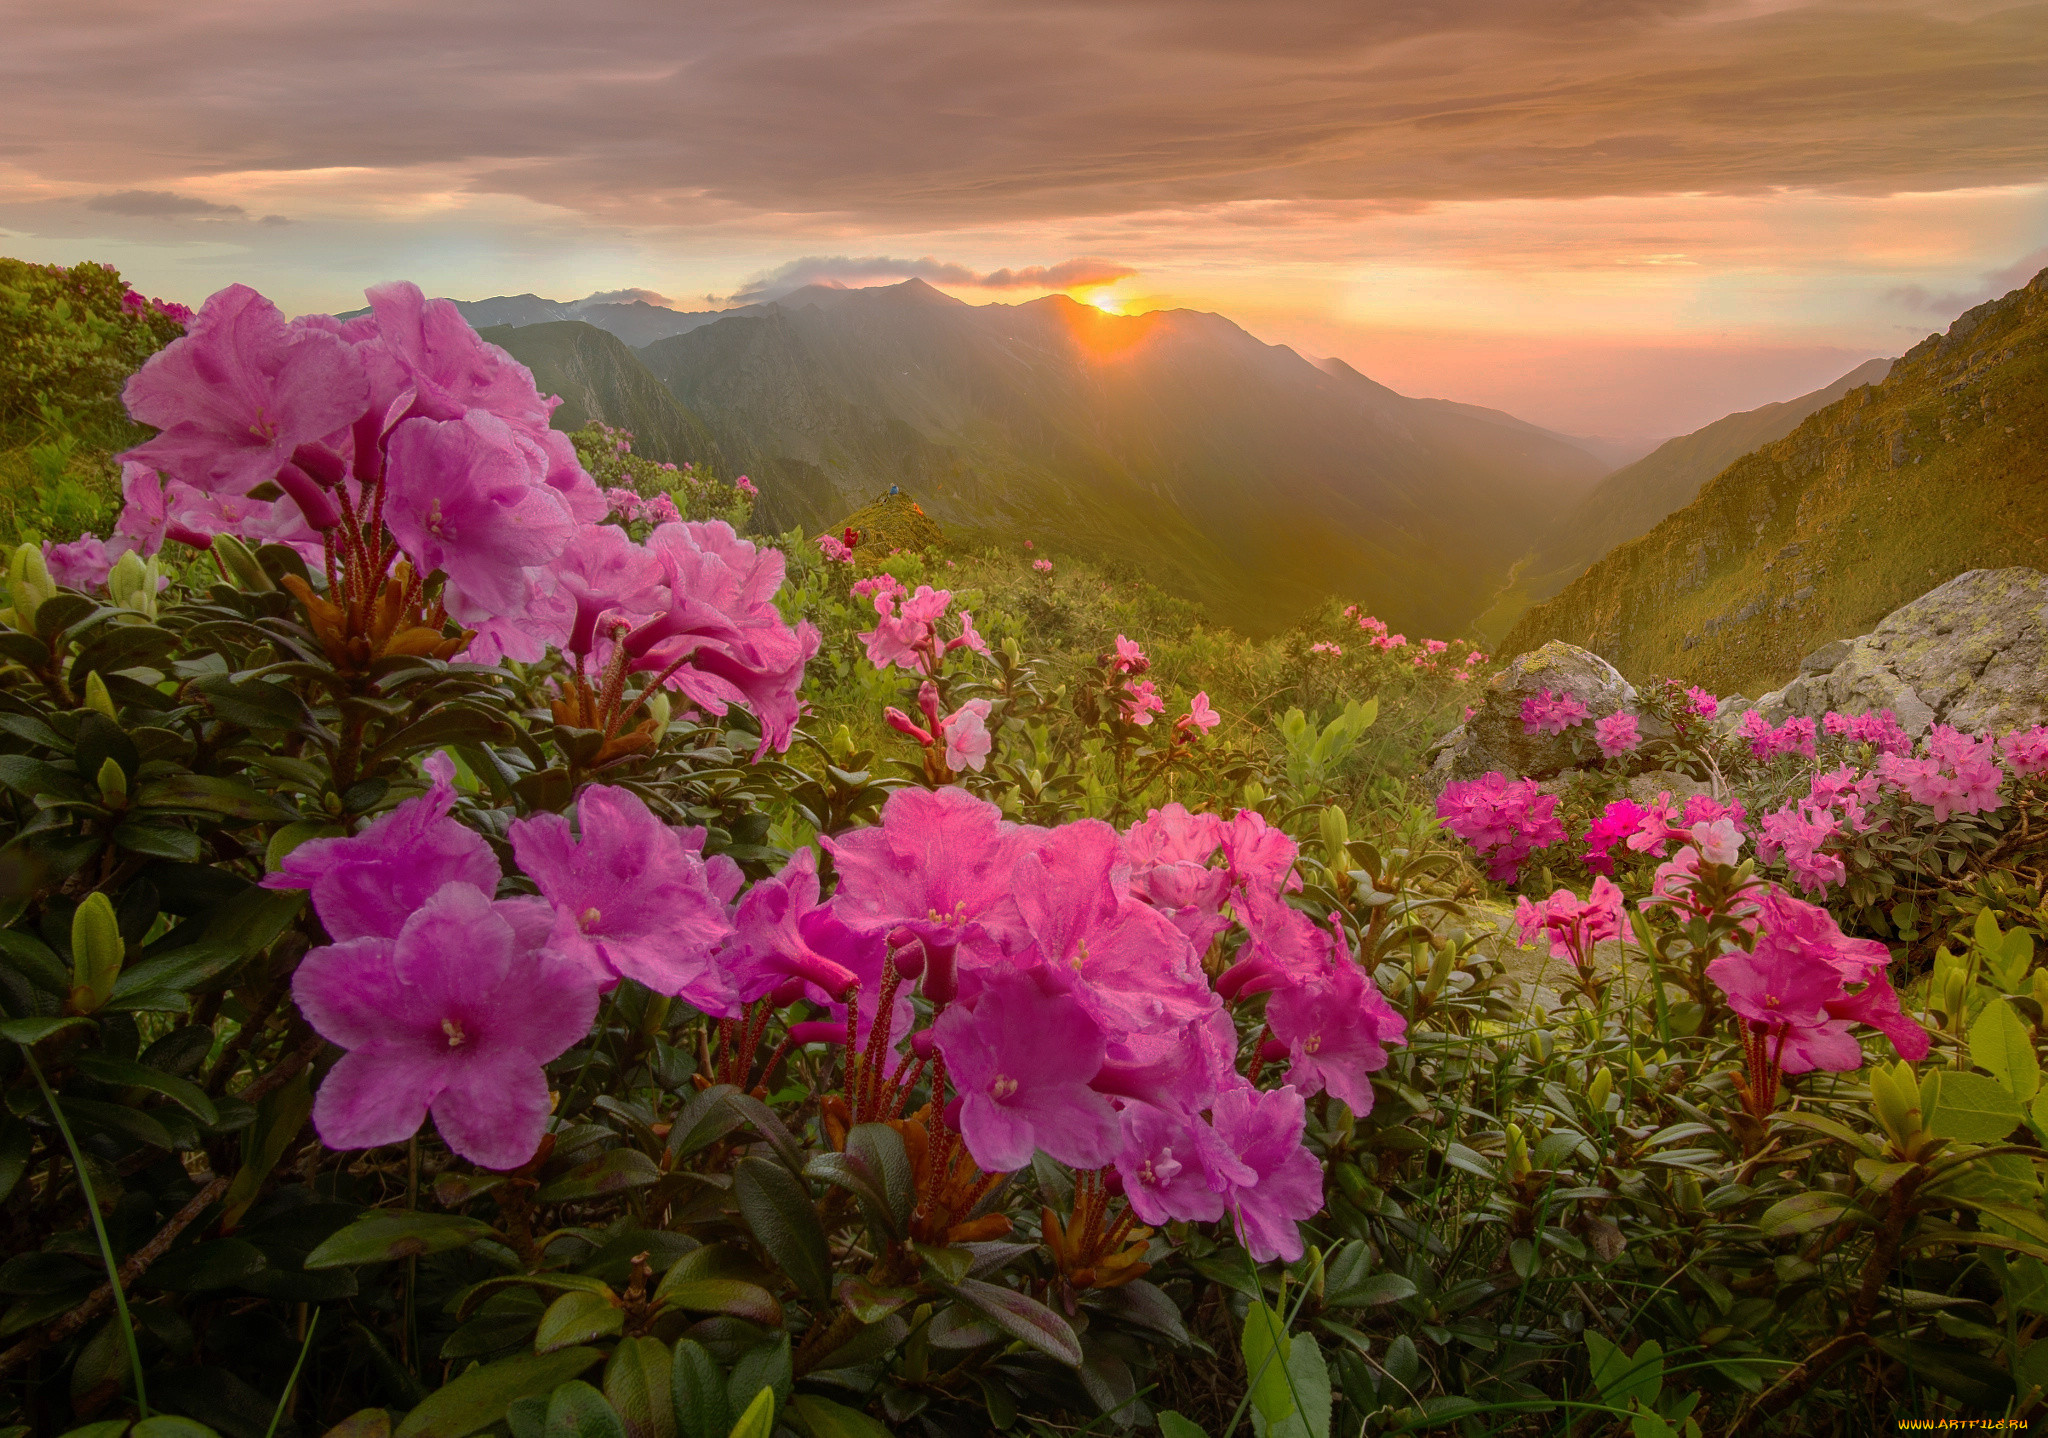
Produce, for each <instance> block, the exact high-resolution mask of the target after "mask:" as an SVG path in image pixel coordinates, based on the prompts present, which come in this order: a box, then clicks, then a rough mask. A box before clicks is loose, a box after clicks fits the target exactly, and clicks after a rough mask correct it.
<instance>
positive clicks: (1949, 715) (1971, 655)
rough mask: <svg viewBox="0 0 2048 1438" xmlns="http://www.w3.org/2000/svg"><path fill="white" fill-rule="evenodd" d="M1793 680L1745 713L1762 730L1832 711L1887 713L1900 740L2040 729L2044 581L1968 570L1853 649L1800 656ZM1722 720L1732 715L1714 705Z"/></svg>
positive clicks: (2036, 575)
mask: <svg viewBox="0 0 2048 1438" xmlns="http://www.w3.org/2000/svg"><path fill="white" fill-rule="evenodd" d="M1799 675H1800V677H1799V678H1797V679H1795V680H1793V681H1792V682H1791V683H1789V684H1787V685H1786V686H1785V687H1784V688H1783V689H1780V690H1777V691H1775V692H1773V693H1770V694H1766V695H1764V696H1763V698H1761V699H1759V700H1757V701H1756V703H1755V704H1754V705H1752V706H1749V707H1753V708H1754V709H1756V710H1757V712H1758V713H1760V714H1761V715H1762V716H1763V717H1764V718H1765V719H1766V720H1768V721H1769V722H1770V723H1772V724H1780V723H1783V722H1784V721H1785V720H1786V719H1787V718H1789V717H1791V716H1792V715H1795V714H1803V715H1806V716H1808V717H1810V718H1815V719H1818V718H1819V717H1820V716H1821V715H1823V714H1825V713H1826V712H1827V711H1828V710H1830V709H1833V710H1836V711H1838V712H1840V713H1843V714H1865V713H1870V712H1872V711H1874V710H1879V709H1889V710H1891V711H1892V712H1893V713H1894V714H1896V715H1897V716H1898V720H1899V724H1900V726H1901V727H1902V728H1904V729H1905V731H1906V732H1907V733H1909V734H1923V733H1925V732H1926V731H1927V729H1928V727H1929V726H1931V725H1934V724H1949V725H1953V726H1954V727H1955V728H1957V729H1961V730H1963V731H1964V732H1966V733H2002V732H2004V731H2005V730H2008V729H2026V728H2031V727H2032V726H2033V725H2036V724H2042V723H2048V574H2043V573H2041V572H2040V571H2039V570H2036V569H2026V568H2021V567H2014V568H2011V569H1973V570H1971V571H1970V572H1969V573H1967V574H1959V575H1957V576H1956V577H1955V578H1954V579H1951V580H1950V581H1949V582H1948V583H1946V584H1944V585H1941V586H1940V587H1939V588H1937V589H1932V590H1929V591H1928V592H1927V593H1925V594H1923V595H1921V596H1920V597H1919V598H1918V599H1915V600H1913V601H1912V602H1911V603H1910V604H1905V605H1901V606H1900V607H1899V608H1897V609H1895V610H1893V611H1892V612H1891V613H1890V614H1887V615H1886V616H1885V617H1884V618H1883V619H1882V620H1880V621H1879V622H1878V626H1877V628H1876V629H1874V630H1872V631H1871V632H1870V633H1868V634H1865V635H1863V636H1861V637H1860V638H1857V639H1853V640H1851V639H1838V640H1836V641H1835V642H1834V643H1832V644H1827V645H1823V646H1822V647H1821V648H1819V649H1817V650H1815V651H1814V652H1813V653H1812V654H1809V655H1808V656H1807V657H1806V659H1805V660H1804V661H1802V662H1801V664H1800V666H1799ZM1722 708H1723V713H1724V714H1725V713H1728V712H1730V711H1731V710H1732V711H1733V716H1734V718H1735V719H1738V720H1739V719H1740V718H1741V714H1742V711H1741V709H1740V708H1736V707H1735V705H1734V704H1733V703H1732V702H1730V701H1724V703H1723V706H1722Z"/></svg>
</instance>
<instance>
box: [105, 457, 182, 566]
mask: <svg viewBox="0 0 2048 1438" xmlns="http://www.w3.org/2000/svg"><path fill="white" fill-rule="evenodd" d="M121 497H122V498H123V499H124V500H125V501H126V503H125V504H123V505H122V507H121V516H120V518H118V519H116V520H115V521H114V537H113V541H111V542H114V543H119V544H121V545H123V546H124V547H125V548H127V549H132V550H134V551H135V552H136V553H137V554H140V555H141V556H142V557H143V558H144V559H148V558H149V557H150V556H151V555H153V554H155V553H156V552H157V551H158V550H160V549H162V548H163V546H164V538H165V534H164V531H165V529H166V527H167V526H168V525H169V523H170V519H169V516H168V514H167V513H166V512H165V508H164V482H163V478H162V476H160V475H158V474H157V472H156V471H155V470H153V469H151V468H150V467H149V466H148V465H146V464H133V463H130V464H124V465H122V466H121Z"/></svg>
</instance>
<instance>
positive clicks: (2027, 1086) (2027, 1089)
mask: <svg viewBox="0 0 2048 1438" xmlns="http://www.w3.org/2000/svg"><path fill="white" fill-rule="evenodd" d="M1970 1062H1972V1063H1974V1064H1975V1065H1977V1067H1978V1068H1980V1069H1984V1070H1987V1071H1988V1072H1989V1073H1990V1075H1991V1076H1992V1077H1993V1078H1995V1079H1997V1080H1998V1082H1999V1083H2000V1084H2002V1085H2004V1087H2005V1091H2006V1092H2007V1093H2009V1094H2011V1095H2012V1096H2013V1097H2014V1098H2015V1099H2017V1100H2018V1101H2019V1102H2020V1103H2025V1102H2027V1100H2029V1099H2031V1098H2032V1097H2033V1096H2034V1094H2035V1093H2036V1092H2037V1091H2038V1090H2039V1089H2040V1087H2041V1061H2040V1060H2039V1059H2037V1058H2035V1057H2034V1035H2033V1031H2032V1030H2031V1029H2029V1028H2028V1026H2027V1025H2026V1023H2024V1022H2023V1021H2022V1020H2021V1018H2020V1016H2019V1015H2018V1014H2016V1013H2014V1012H2013V1007H2012V1005H2011V1004H2009V1003H2007V1002H2006V1001H2005V1000H2004V999H1993V1000H1992V1001H1991V1002H1990V1003H1988V1004H1986V1005H1985V1006H1984V1012H1983V1013H1981V1014H1979V1015H1978V1016H1977V1022H1975V1023H1973V1024H1971V1025H1970Z"/></svg>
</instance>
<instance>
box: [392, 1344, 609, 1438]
mask: <svg viewBox="0 0 2048 1438" xmlns="http://www.w3.org/2000/svg"><path fill="white" fill-rule="evenodd" d="M603 1357H604V1350H602V1349H599V1348H564V1349H563V1350H562V1351H561V1352H559V1353H541V1354H533V1353H523V1354H520V1355H518V1356H517V1357H514V1358H504V1359H500V1360H499V1361H498V1362H496V1363H487V1364H485V1365H484V1366H482V1367H481V1368H474V1369H471V1370H470V1371H469V1372H467V1373H465V1374H463V1375H462V1376H461V1377H460V1378H457V1379H456V1380H455V1381H454V1382H453V1383H450V1384H449V1385H448V1386H447V1387H445V1388H440V1389H436V1390H435V1391H434V1392H433V1393H431V1394H429V1395H428V1396H427V1398H426V1399H425V1400H424V1401H423V1402H422V1403H420V1405H419V1406H418V1407H416V1408H414V1409H413V1410H412V1412H410V1413H408V1414H406V1415H405V1421H404V1422H403V1423H400V1424H399V1425H398V1431H397V1433H396V1434H394V1435H393V1438H468V1435H469V1434H471V1433H475V1432H477V1431H479V1430H481V1429H484V1428H488V1427H490V1426H491V1425H492V1424H493V1423H496V1422H497V1421H498V1420H499V1419H500V1418H503V1417H504V1416H505V1410H506V1408H508V1407H509V1406H511V1404H512V1402H513V1400H514V1399H518V1398H539V1397H544V1396H546V1395H547V1394H550V1393H553V1392H554V1391H555V1389H556V1388H558V1387H560V1386H561V1385H562V1384H564V1383H567V1382H568V1381H569V1380H570V1379H572V1378H575V1377H577V1376H578V1375H579V1374H582V1373H583V1372H585V1371H587V1370H588V1369H589V1368H590V1367H591V1366H592V1365H593V1364H595V1363H597V1362H598V1361H599V1360H600V1359H602V1358H603Z"/></svg>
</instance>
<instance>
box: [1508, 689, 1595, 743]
mask: <svg viewBox="0 0 2048 1438" xmlns="http://www.w3.org/2000/svg"><path fill="white" fill-rule="evenodd" d="M1590 713H1591V711H1589V710H1588V709H1587V708H1586V706H1585V705H1584V704H1582V703H1580V702H1579V700H1578V699H1577V698H1575V697H1574V696H1572V695H1570V694H1552V693H1551V692H1550V691H1549V690H1548V689H1546V690H1544V691H1543V692H1542V693H1541V694H1539V695H1537V696H1535V697H1534V698H1531V699H1524V700H1523V701H1522V732H1523V733H1525V734H1562V733H1564V731H1565V730H1567V729H1569V728H1571V727H1572V726H1573V725H1576V724H1583V723H1585V722H1586V720H1587V719H1588V718H1589V717H1590Z"/></svg>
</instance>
